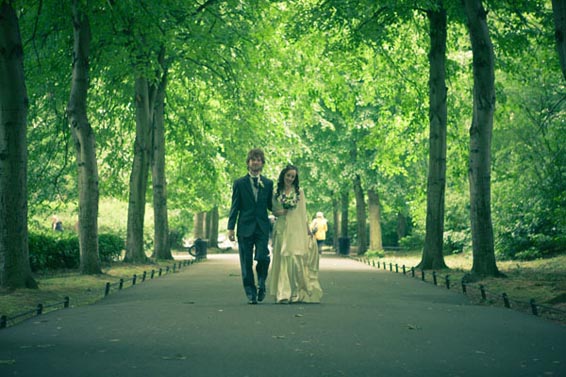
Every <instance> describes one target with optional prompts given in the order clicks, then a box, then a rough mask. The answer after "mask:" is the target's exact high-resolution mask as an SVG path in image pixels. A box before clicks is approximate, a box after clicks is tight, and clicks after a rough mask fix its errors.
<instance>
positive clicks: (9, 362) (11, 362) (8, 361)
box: [0, 360, 16, 365]
mask: <svg viewBox="0 0 566 377" xmlns="http://www.w3.org/2000/svg"><path fill="white" fill-rule="evenodd" d="M15 363H16V360H0V365H14V364H15Z"/></svg>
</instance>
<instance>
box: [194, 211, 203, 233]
mask: <svg viewBox="0 0 566 377" xmlns="http://www.w3.org/2000/svg"><path fill="white" fill-rule="evenodd" d="M194 226H195V228H194V231H193V236H194V238H195V240H196V239H197V238H200V239H205V238H206V212H203V211H200V212H197V213H195V215H194Z"/></svg>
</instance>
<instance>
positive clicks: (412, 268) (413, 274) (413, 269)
mask: <svg viewBox="0 0 566 377" xmlns="http://www.w3.org/2000/svg"><path fill="white" fill-rule="evenodd" d="M411 276H412V277H415V267H411Z"/></svg>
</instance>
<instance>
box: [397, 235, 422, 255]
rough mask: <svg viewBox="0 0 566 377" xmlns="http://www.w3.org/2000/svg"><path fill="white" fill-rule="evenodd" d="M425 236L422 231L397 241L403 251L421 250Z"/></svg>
mask: <svg viewBox="0 0 566 377" xmlns="http://www.w3.org/2000/svg"><path fill="white" fill-rule="evenodd" d="M424 240H425V235H424V232H422V231H414V232H413V233H412V234H410V235H408V236H405V237H403V238H401V239H400V240H399V246H401V248H402V249H403V250H422V248H423V247H424Z"/></svg>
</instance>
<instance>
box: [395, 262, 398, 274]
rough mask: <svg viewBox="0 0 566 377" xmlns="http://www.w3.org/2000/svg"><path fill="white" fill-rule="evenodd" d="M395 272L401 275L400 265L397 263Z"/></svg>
mask: <svg viewBox="0 0 566 377" xmlns="http://www.w3.org/2000/svg"><path fill="white" fill-rule="evenodd" d="M395 272H396V273H399V265H398V264H397V263H395Z"/></svg>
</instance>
